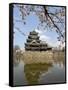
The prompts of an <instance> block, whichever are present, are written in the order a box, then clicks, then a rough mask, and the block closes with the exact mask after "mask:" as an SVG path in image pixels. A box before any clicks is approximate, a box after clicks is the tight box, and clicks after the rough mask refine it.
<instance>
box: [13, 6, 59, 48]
mask: <svg viewBox="0 0 68 90" xmlns="http://www.w3.org/2000/svg"><path fill="white" fill-rule="evenodd" d="M20 14H21V13H20V11H19V8H18V7H16V6H14V10H13V20H14V32H15V33H14V46H15V45H18V46H19V47H20V48H24V43H26V39H27V37H28V35H29V32H30V31H33V30H35V31H36V32H38V35H39V36H40V40H41V41H45V42H47V43H48V44H49V45H50V46H53V47H57V46H58V45H59V43H60V42H58V40H57V36H58V35H57V33H56V32H55V31H51V30H47V29H45V30H41V29H37V26H38V24H39V18H38V17H37V15H35V14H34V13H33V14H30V15H29V16H27V17H26V24H25V25H24V24H23V22H16V20H22V19H21V16H20ZM16 27H17V28H19V29H20V31H22V32H23V33H24V34H26V36H24V35H22V34H21V33H20V32H19V31H17V29H16Z"/></svg>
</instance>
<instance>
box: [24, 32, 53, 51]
mask: <svg viewBox="0 0 68 90" xmlns="http://www.w3.org/2000/svg"><path fill="white" fill-rule="evenodd" d="M51 49H52V48H51V47H49V46H48V44H47V43H42V42H41V40H40V39H39V36H38V33H37V32H36V31H32V32H30V33H29V35H28V39H27V40H26V43H25V50H26V51H47V50H51Z"/></svg>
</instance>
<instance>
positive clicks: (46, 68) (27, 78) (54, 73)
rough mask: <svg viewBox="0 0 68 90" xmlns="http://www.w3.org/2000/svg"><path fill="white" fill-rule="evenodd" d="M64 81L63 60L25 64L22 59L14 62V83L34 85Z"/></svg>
mask: <svg viewBox="0 0 68 90" xmlns="http://www.w3.org/2000/svg"><path fill="white" fill-rule="evenodd" d="M62 82H65V64H64V61H63V60H57V61H56V60H55V61H54V60H53V61H52V63H34V64H25V63H24V62H23V60H20V61H16V62H15V63H14V85H34V84H47V83H62Z"/></svg>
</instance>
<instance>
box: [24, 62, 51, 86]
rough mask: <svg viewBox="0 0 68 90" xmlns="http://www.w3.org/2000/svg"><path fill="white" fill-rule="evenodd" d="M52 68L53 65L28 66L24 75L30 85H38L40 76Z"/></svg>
mask: <svg viewBox="0 0 68 90" xmlns="http://www.w3.org/2000/svg"><path fill="white" fill-rule="evenodd" d="M51 67H52V64H51V63H48V64H47V63H44V64H41V63H38V64H26V65H25V66H24V73H25V77H26V79H27V81H28V84H38V83H39V82H38V80H39V78H40V75H41V74H42V73H44V72H48V70H49V68H51Z"/></svg>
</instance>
